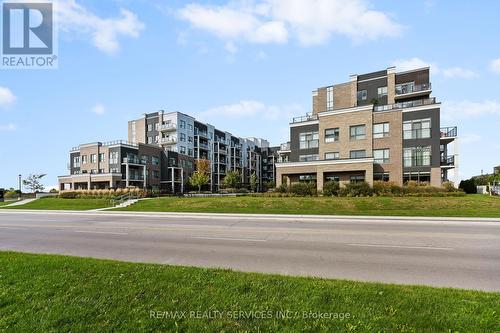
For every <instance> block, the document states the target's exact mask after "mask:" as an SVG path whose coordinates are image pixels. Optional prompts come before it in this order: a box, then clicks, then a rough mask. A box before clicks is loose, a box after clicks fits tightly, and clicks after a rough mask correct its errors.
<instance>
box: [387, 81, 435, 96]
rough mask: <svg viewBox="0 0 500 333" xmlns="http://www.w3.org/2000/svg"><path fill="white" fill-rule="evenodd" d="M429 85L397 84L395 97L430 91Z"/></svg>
mask: <svg viewBox="0 0 500 333" xmlns="http://www.w3.org/2000/svg"><path fill="white" fill-rule="evenodd" d="M431 87H432V86H431V84H430V83H423V84H416V85H415V84H413V83H411V84H408V83H406V84H397V85H396V89H395V92H396V95H404V94H411V93H414V92H419V91H426V90H431Z"/></svg>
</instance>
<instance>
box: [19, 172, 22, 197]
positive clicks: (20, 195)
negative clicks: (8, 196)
mask: <svg viewBox="0 0 500 333" xmlns="http://www.w3.org/2000/svg"><path fill="white" fill-rule="evenodd" d="M21 177H22V176H21V175H19V198H18V200H21V193H22V192H21Z"/></svg>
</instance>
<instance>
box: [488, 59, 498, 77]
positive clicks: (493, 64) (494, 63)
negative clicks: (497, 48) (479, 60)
mask: <svg viewBox="0 0 500 333" xmlns="http://www.w3.org/2000/svg"><path fill="white" fill-rule="evenodd" d="M490 69H491V70H492V71H493V72H495V73H499V74H500V58H498V59H493V60H492V61H491V62H490Z"/></svg>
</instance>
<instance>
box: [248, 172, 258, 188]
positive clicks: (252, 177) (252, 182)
mask: <svg viewBox="0 0 500 333" xmlns="http://www.w3.org/2000/svg"><path fill="white" fill-rule="evenodd" d="M257 180H258V178H257V174H256V173H255V172H253V173H252V174H251V175H250V189H251V190H252V192H255V189H256V188H257Z"/></svg>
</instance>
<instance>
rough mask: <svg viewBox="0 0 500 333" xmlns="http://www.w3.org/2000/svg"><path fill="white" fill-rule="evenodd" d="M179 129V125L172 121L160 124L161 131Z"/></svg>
mask: <svg viewBox="0 0 500 333" xmlns="http://www.w3.org/2000/svg"><path fill="white" fill-rule="evenodd" d="M176 130H177V125H176V124H172V123H166V124H161V125H160V131H161V132H171V131H176Z"/></svg>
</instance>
